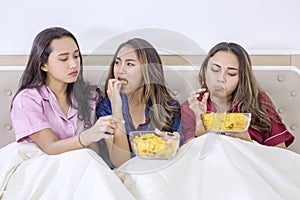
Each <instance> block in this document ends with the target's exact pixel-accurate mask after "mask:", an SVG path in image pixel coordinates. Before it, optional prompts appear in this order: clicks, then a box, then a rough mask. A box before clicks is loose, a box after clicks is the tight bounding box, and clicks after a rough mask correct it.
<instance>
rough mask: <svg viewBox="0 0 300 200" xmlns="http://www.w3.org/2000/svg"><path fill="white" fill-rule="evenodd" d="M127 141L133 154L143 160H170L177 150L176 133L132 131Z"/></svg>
mask: <svg viewBox="0 0 300 200" xmlns="http://www.w3.org/2000/svg"><path fill="white" fill-rule="evenodd" d="M129 140H130V144H131V147H132V150H133V151H134V153H135V154H136V155H137V156H138V157H140V158H144V159H171V158H173V157H174V156H175V155H176V153H177V150H178V148H179V141H180V135H179V133H178V132H173V133H171V132H163V131H159V132H157V131H132V132H130V133H129Z"/></svg>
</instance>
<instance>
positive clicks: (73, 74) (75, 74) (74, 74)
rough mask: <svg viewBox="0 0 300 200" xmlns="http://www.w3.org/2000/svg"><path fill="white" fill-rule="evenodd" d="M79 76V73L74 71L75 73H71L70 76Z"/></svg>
mask: <svg viewBox="0 0 300 200" xmlns="http://www.w3.org/2000/svg"><path fill="white" fill-rule="evenodd" d="M77 74H78V71H74V72H71V73H69V75H70V76H77Z"/></svg>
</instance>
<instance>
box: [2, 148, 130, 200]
mask: <svg viewBox="0 0 300 200" xmlns="http://www.w3.org/2000/svg"><path fill="white" fill-rule="evenodd" d="M0 187H1V190H0V199H13V200H16V199H24V200H33V199H39V200H40V199H51V200H53V199H63V200H69V199H72V200H73V199H88V200H90V199H107V200H110V199H117V200H120V199H121V200H123V199H125V200H127V199H134V197H133V196H132V195H131V194H130V192H129V191H128V190H127V188H126V187H125V186H124V185H123V184H122V182H121V181H120V179H119V178H118V177H117V176H116V175H115V174H114V172H113V171H112V170H110V169H109V168H108V167H107V166H106V164H105V163H104V161H103V160H102V159H100V158H99V157H98V156H97V155H96V154H95V153H94V152H93V151H92V150H89V149H81V150H76V151H70V152H66V153H63V154H60V155H51V156H49V155H47V154H45V153H43V152H42V151H41V150H40V149H39V148H38V147H37V146H36V145H35V144H29V143H12V144H9V145H8V146H6V147H4V148H2V149H0Z"/></svg>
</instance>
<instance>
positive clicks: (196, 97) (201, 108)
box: [188, 88, 208, 117]
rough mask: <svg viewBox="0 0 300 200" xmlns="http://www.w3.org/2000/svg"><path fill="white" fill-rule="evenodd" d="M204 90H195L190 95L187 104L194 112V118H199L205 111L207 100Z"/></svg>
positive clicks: (206, 93)
mask: <svg viewBox="0 0 300 200" xmlns="http://www.w3.org/2000/svg"><path fill="white" fill-rule="evenodd" d="M205 91H206V89H205V88H201V89H198V90H195V91H193V92H192V93H191V96H190V98H189V99H188V102H189V104H190V106H189V108H190V109H191V110H192V111H194V113H195V115H196V117H197V116H200V115H201V114H203V113H206V111H207V106H206V104H207V99H208V92H205Z"/></svg>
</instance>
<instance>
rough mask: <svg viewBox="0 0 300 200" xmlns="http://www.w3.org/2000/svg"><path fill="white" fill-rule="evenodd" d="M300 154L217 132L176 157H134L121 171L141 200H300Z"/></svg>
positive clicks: (187, 146)
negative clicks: (157, 158)
mask: <svg viewBox="0 0 300 200" xmlns="http://www.w3.org/2000/svg"><path fill="white" fill-rule="evenodd" d="M299 170H300V155H299V154H297V153H294V152H292V151H289V150H285V149H280V148H276V147H267V146H264V145H260V144H258V143H255V142H254V143H251V142H247V141H243V140H240V139H236V138H232V137H228V136H224V135H217V134H213V133H209V134H205V135H203V136H201V137H198V138H196V139H194V140H192V141H191V142H189V143H188V144H185V145H184V146H183V147H182V148H181V149H180V150H179V152H178V154H177V156H176V157H175V158H174V159H173V160H145V159H140V158H134V159H131V160H130V161H128V162H126V163H125V164H123V165H122V166H121V167H120V168H119V169H118V175H119V177H120V178H121V179H122V180H123V182H124V184H125V185H126V187H127V188H128V189H129V190H130V192H131V193H132V194H133V195H134V196H135V198H136V199H138V200H152V199H155V200H160V199H161V200H166V199H170V200H171V199H172V200H177V199H178V200H182V199H189V200H194V199H195V200H200V199H204V200H208V199H213V200H219V199H220V200H221V199H222V200H235V199H238V200H240V199H243V200H248V199H251V200H252V199H255V200H261V199H262V200H277V199H278V200H279V199H284V200H299V199H300V175H299Z"/></svg>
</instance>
